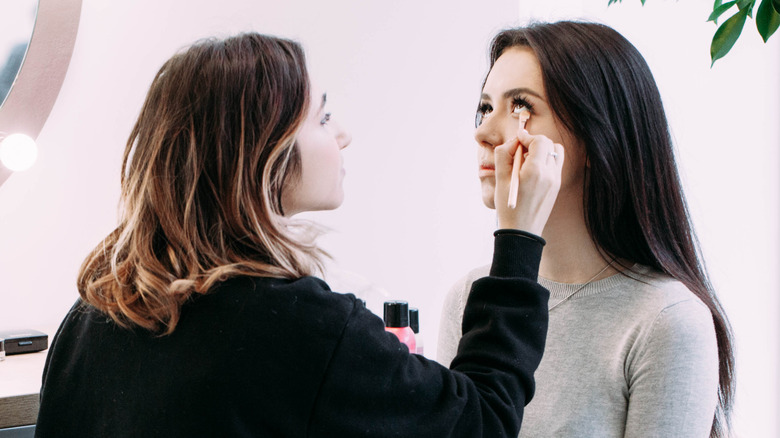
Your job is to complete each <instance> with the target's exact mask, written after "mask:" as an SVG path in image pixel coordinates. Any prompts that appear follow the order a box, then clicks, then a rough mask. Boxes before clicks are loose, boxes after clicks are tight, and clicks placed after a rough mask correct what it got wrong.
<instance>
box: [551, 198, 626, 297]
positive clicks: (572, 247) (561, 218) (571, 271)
mask: <svg viewBox="0 0 780 438" xmlns="http://www.w3.org/2000/svg"><path fill="white" fill-rule="evenodd" d="M542 237H543V238H544V239H545V240H546V241H547V245H545V247H544V251H543V252H542V261H541V264H540V265H539V275H540V276H541V277H543V278H546V279H548V280H552V281H556V282H560V283H585V282H587V281H588V280H591V279H592V281H596V280H599V279H602V278H606V277H608V276H610V275H613V274H615V273H617V269H616V268H615V267H614V266H610V267H609V268H608V269H606V270H605V271H604V272H602V273H601V274H600V275H598V276H597V278H593V276H594V275H596V274H597V273H598V272H599V271H601V270H602V269H604V267H605V266H606V265H607V264H608V263H609V261H610V259H609V258H606V257H605V256H604V255H602V254H601V253H599V250H598V246H596V243H595V242H594V241H593V240H592V239H591V237H590V234H589V233H588V228H587V227H586V226H585V212H584V210H583V206H582V193H581V192H580V193H579V194H578V193H571V192H569V193H565V192H561V193H559V195H558V199H557V200H556V202H555V206H554V207H553V210H552V212H551V213H550V219H549V220H548V221H547V225H546V226H545V228H544V231H543V232H542Z"/></svg>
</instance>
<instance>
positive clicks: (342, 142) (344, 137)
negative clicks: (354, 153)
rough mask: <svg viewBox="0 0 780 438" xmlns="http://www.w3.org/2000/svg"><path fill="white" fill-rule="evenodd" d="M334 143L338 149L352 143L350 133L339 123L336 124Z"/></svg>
mask: <svg viewBox="0 0 780 438" xmlns="http://www.w3.org/2000/svg"><path fill="white" fill-rule="evenodd" d="M336 143H338V145H339V149H344V148H346V147H347V146H349V144H350V143H352V134H351V133H350V132H349V131H347V130H346V129H345V128H344V127H342V126H341V125H339V126H338V133H337V134H336Z"/></svg>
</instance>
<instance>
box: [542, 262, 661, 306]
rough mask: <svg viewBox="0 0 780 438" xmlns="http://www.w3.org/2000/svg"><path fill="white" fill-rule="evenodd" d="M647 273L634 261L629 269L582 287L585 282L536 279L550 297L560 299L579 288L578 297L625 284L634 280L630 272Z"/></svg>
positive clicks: (646, 270)
mask: <svg viewBox="0 0 780 438" xmlns="http://www.w3.org/2000/svg"><path fill="white" fill-rule="evenodd" d="M648 273H649V269H648V268H647V267H645V266H642V265H640V264H639V263H635V264H634V265H633V266H631V267H630V268H629V269H626V270H624V271H622V272H618V273H616V274H613V275H610V276H609V277H606V278H602V279H601V280H597V281H594V282H591V283H590V284H588V285H587V286H585V287H584V288H582V287H583V286H584V285H585V283H560V282H557V281H553V280H548V279H546V278H544V277H539V278H538V280H539V284H541V285H542V286H544V287H545V288H546V289H547V290H549V291H550V298H551V299H559V300H560V299H564V298H566V297H567V296H569V295H571V293H572V292H574V291H575V290H577V289H579V288H582V290H580V291H579V292H577V296H579V297H586V296H590V295H596V294H600V293H603V292H607V291H609V290H612V289H614V288H615V287H617V286H619V285H621V284H625V283H626V282H627V281H634V280H635V279H634V276H632V274H634V275H637V274H638V275H639V276H645V275H647V274H648Z"/></svg>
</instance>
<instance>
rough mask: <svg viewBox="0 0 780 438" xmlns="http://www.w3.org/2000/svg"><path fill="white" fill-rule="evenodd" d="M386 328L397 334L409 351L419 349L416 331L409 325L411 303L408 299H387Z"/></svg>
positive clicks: (412, 351) (413, 351)
mask: <svg viewBox="0 0 780 438" xmlns="http://www.w3.org/2000/svg"><path fill="white" fill-rule="evenodd" d="M384 307H385V308H384V310H385V318H384V319H385V330H387V331H388V332H390V333H393V334H395V335H396V336H397V337H398V339H399V340H400V341H401V343H402V344H404V345H406V347H407V348H409V352H411V353H415V352H416V351H417V343H416V342H415V339H414V332H413V331H412V328H411V327H409V303H407V302H406V301H385V306H384Z"/></svg>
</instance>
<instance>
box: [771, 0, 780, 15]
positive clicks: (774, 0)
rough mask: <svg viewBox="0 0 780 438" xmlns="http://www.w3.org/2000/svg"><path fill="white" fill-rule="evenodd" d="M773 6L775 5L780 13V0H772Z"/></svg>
mask: <svg viewBox="0 0 780 438" xmlns="http://www.w3.org/2000/svg"><path fill="white" fill-rule="evenodd" d="M772 7H774V8H775V11H776V12H777V13H778V14H780V0H772Z"/></svg>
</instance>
